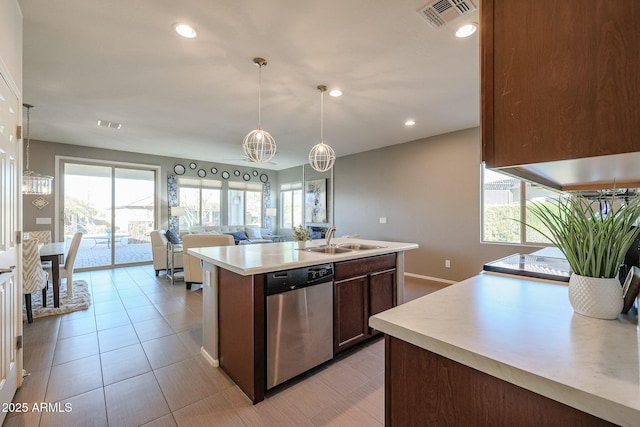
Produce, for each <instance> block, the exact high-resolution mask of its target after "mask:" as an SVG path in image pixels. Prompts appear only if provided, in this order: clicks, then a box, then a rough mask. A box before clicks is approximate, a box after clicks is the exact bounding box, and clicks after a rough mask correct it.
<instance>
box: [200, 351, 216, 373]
mask: <svg viewBox="0 0 640 427" xmlns="http://www.w3.org/2000/svg"><path fill="white" fill-rule="evenodd" d="M200 354H202V357H204V358H205V360H206V361H207V362H209V364H210V365H211V366H213V367H214V368H217V367H219V366H220V362H219V361H218V360H216V359H214V358H213V357H211V355H210V354H209V353H207V350H205V349H204V347H200Z"/></svg>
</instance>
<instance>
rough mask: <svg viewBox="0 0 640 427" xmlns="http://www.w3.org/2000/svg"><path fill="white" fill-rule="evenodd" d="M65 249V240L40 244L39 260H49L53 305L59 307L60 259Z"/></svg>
mask: <svg viewBox="0 0 640 427" xmlns="http://www.w3.org/2000/svg"><path fill="white" fill-rule="evenodd" d="M66 251H67V245H65V242H55V243H45V244H44V245H42V246H40V260H42V261H51V275H52V276H53V277H52V278H51V279H52V282H53V306H54V307H60V259H61V257H62V256H64V255H65V253H66Z"/></svg>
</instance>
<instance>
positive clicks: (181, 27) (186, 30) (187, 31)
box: [173, 23, 196, 39]
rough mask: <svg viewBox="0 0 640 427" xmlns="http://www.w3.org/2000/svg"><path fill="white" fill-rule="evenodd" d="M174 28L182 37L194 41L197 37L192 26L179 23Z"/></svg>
mask: <svg viewBox="0 0 640 427" xmlns="http://www.w3.org/2000/svg"><path fill="white" fill-rule="evenodd" d="M173 28H174V29H175V30H176V33H178V34H180V35H181V36H182V37H186V38H188V39H192V38H194V37H195V36H196V30H194V29H193V27H192V26H191V25H187V24H182V23H178V24H176V25H174V26H173Z"/></svg>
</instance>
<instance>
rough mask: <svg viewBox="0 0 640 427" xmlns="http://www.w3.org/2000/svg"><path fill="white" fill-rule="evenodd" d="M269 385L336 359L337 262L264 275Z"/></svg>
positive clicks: (269, 386)
mask: <svg viewBox="0 0 640 427" xmlns="http://www.w3.org/2000/svg"><path fill="white" fill-rule="evenodd" d="M266 294H267V389H270V388H273V387H275V386H276V385H278V384H280V383H282V382H284V381H286V380H288V379H290V378H293V377H295V376H296V375H298V374H301V373H303V372H305V371H308V370H309V369H311V368H313V367H315V366H318V365H320V364H321V363H323V362H326V361H327V360H331V359H332V358H333V264H322V265H315V266H313V267H304V268H296V269H292V270H285V271H278V272H273V273H268V274H266Z"/></svg>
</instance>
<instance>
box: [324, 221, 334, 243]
mask: <svg viewBox="0 0 640 427" xmlns="http://www.w3.org/2000/svg"><path fill="white" fill-rule="evenodd" d="M335 232H336V227H335V226H334V225H332V226H331V227H329V229H328V230H327V232H326V233H325V238H326V239H327V246H331V238H332V237H333V235H334V234H335Z"/></svg>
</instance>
